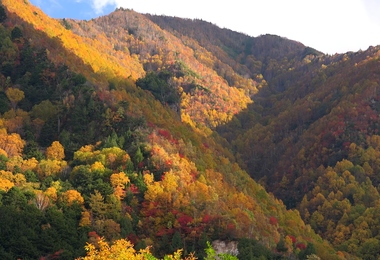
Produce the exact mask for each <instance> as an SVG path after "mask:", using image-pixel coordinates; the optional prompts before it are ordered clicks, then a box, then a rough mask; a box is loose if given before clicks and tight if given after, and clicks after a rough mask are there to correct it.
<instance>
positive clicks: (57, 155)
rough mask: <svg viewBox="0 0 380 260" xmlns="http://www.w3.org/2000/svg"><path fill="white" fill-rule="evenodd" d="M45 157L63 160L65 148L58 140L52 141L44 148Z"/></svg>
mask: <svg viewBox="0 0 380 260" xmlns="http://www.w3.org/2000/svg"><path fill="white" fill-rule="evenodd" d="M46 158H47V159H49V160H63V158H65V149H64V148H63V146H62V145H61V143H60V142H59V141H54V142H53V143H52V144H51V146H49V147H48V148H46Z"/></svg>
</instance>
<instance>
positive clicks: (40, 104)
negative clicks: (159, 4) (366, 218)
mask: <svg viewBox="0 0 380 260" xmlns="http://www.w3.org/2000/svg"><path fill="white" fill-rule="evenodd" d="M0 7H1V8H2V9H4V10H5V13H6V16H7V17H6V18H5V19H4V20H3V21H1V25H0V33H1V35H2V37H1V38H0V46H1V52H2V55H1V56H0V57H1V59H2V60H1V65H0V72H1V74H0V84H1V96H0V98H1V99H0V101H1V112H2V114H1V121H0V122H1V124H0V128H1V129H0V130H1V131H0V148H1V149H0V153H1V156H0V161H1V163H0V190H1V193H0V195H1V196H0V200H1V203H0V207H1V209H0V218H1V221H0V225H1V228H0V231H1V233H0V240H1V243H0V255H1V256H2V257H1V258H4V259H7V258H16V257H17V258H32V259H36V258H40V257H58V258H62V259H72V258H74V257H78V256H81V255H83V247H84V245H85V242H90V243H94V244H96V242H97V241H98V238H99V237H100V236H102V237H105V238H106V239H107V240H109V241H112V240H115V239H119V238H128V239H129V240H131V241H132V242H133V243H135V244H136V247H138V248H144V247H145V246H153V248H154V253H155V254H156V255H158V256H162V255H164V254H165V253H167V252H168V251H174V250H176V249H177V248H183V249H184V251H185V252H186V253H189V252H192V251H196V252H197V254H198V255H199V256H200V257H202V256H203V255H204V254H203V252H204V248H205V246H206V241H207V240H214V239H223V240H239V239H241V238H247V239H248V240H242V241H243V242H245V244H244V243H242V244H241V246H242V248H241V252H242V254H243V252H246V254H247V255H248V256H252V255H253V256H256V257H260V256H262V257H266V256H267V257H285V258H287V257H288V258H292V257H297V256H299V257H301V258H305V257H306V255H307V254H312V253H317V254H318V255H319V256H321V257H322V258H323V259H339V257H340V256H341V255H344V254H343V253H339V254H338V253H336V252H335V251H334V250H333V249H332V248H331V246H329V244H328V243H327V242H326V241H324V240H322V239H321V238H320V237H319V236H317V235H316V234H315V233H314V231H313V230H312V229H311V227H310V226H309V225H305V224H304V222H303V221H302V219H301V218H300V216H299V213H298V212H297V211H294V210H286V208H285V206H284V205H283V204H282V202H281V201H279V200H277V199H276V198H274V197H273V196H272V195H270V194H268V193H267V192H266V191H265V189H264V188H263V187H262V186H260V185H258V184H257V183H256V182H255V181H253V180H252V179H251V178H250V177H249V176H248V174H247V173H246V172H245V171H243V170H241V168H240V167H239V166H238V165H237V164H236V163H234V161H235V158H234V156H233V155H232V154H231V152H230V151H228V150H227V149H226V148H225V147H224V144H225V142H224V143H223V140H222V139H221V138H220V137H219V136H218V135H217V134H216V133H213V132H212V131H211V130H210V129H209V128H207V126H215V125H218V124H221V123H225V122H228V121H229V120H231V119H232V118H233V115H234V114H237V113H239V112H240V111H241V110H242V109H243V108H245V107H246V106H247V104H248V103H249V102H250V91H253V90H254V89H255V87H256V84H257V83H256V82H255V81H253V80H252V79H249V78H244V77H240V76H237V78H236V81H234V82H238V81H241V82H242V83H241V84H242V85H241V87H240V88H238V87H237V86H234V85H232V86H231V85H229V84H228V82H227V81H225V80H224V78H223V77H221V76H220V75H218V73H217V72H215V71H214V70H213V69H212V68H211V67H209V66H206V65H204V63H202V62H200V61H198V59H196V58H194V50H192V49H190V48H188V47H186V46H185V45H184V44H183V43H181V41H180V40H178V39H177V38H176V37H175V36H174V35H172V34H170V33H169V32H167V31H164V30H161V29H160V28H158V26H156V25H155V24H154V23H152V22H151V21H150V20H148V19H146V18H145V17H144V16H143V15H140V14H137V13H135V12H132V11H128V10H117V11H115V12H114V13H112V14H111V15H109V16H107V17H100V18H98V19H94V20H93V21H88V22H86V21H71V20H54V19H51V18H49V17H48V16H46V15H45V14H43V13H42V12H41V10H39V9H37V8H36V7H34V6H32V5H31V4H30V3H28V2H27V1H25V0H12V1H11V0H3V1H2V6H0ZM113 21H115V23H113ZM111 24H113V26H112V27H111ZM118 25H120V27H119V26H118ZM123 26H124V27H123ZM125 27H127V28H125ZM125 47H126V48H125ZM201 54H202V55H203V54H207V55H209V57H211V58H212V59H211V58H210V62H213V61H214V60H217V59H215V58H214V57H213V56H212V55H211V54H210V53H209V52H207V51H206V50H202V53H201ZM155 66H156V67H155ZM198 67H199V68H198ZM202 67H203V68H202ZM153 68H154V69H153ZM236 75H238V74H236ZM243 83H244V84H247V85H244V84H243ZM136 84H137V85H138V86H137V85H136ZM236 84H237V83H236ZM239 84H240V83H239ZM257 86H258V84H257ZM164 87H165V89H164ZM179 87H182V88H183V92H179V93H178V94H181V96H180V97H181V104H180V106H181V108H182V109H183V110H184V111H185V112H184V113H183V114H181V117H182V121H184V122H185V123H183V122H182V121H181V120H180V118H179V117H178V113H177V112H178V111H173V110H175V106H174V107H173V106H171V105H172V104H173V103H172V102H170V105H169V101H168V100H166V99H164V98H163V96H165V95H166V94H168V93H169V94H170V93H172V92H173V90H180V89H179ZM162 89H164V90H165V91H167V92H160V90H162ZM156 91H158V93H157V92H156ZM185 101H188V102H189V104H190V105H186V104H185V103H183V102H185ZM211 101H212V102H211ZM209 102H211V103H209ZM174 105H175V102H174ZM195 105H196V107H194V106H195ZM177 107H178V106H177ZM192 113H194V114H192ZM186 116H187V117H186ZM194 122H196V123H197V124H195V123H194ZM19 227H22V228H19ZM3 231H4V233H3ZM252 246H254V248H255V249H256V250H255V252H253V251H252V248H253V247H252ZM268 249H269V250H268ZM242 258H244V256H242Z"/></svg>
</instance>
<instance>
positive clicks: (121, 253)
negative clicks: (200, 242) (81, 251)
mask: <svg viewBox="0 0 380 260" xmlns="http://www.w3.org/2000/svg"><path fill="white" fill-rule="evenodd" d="M97 245H98V247H96V246H95V245H93V244H87V245H86V246H85V249H86V251H87V253H86V256H85V257H81V258H78V259H77V260H108V259H115V260H125V259H129V260H146V259H151V260H158V259H157V258H155V257H154V256H153V255H152V254H151V253H150V251H149V247H148V248H145V249H141V250H140V251H138V252H137V251H136V250H135V249H134V248H133V244H132V243H131V242H130V241H128V240H126V239H119V240H116V241H115V242H114V243H113V244H112V245H109V244H108V243H107V242H106V241H104V238H100V239H99V240H98V241H97ZM181 255H182V250H177V251H176V252H174V254H172V255H166V256H165V257H164V259H168V260H180V259H184V260H195V259H197V258H196V257H194V256H193V254H190V255H189V256H188V257H185V258H181Z"/></svg>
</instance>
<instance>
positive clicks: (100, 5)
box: [77, 0, 120, 14]
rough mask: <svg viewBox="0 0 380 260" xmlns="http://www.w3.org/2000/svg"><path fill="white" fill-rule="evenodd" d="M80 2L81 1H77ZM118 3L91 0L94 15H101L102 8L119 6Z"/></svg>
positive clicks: (115, 1)
mask: <svg viewBox="0 0 380 260" xmlns="http://www.w3.org/2000/svg"><path fill="white" fill-rule="evenodd" d="M77 1H81V0H77ZM118 2H120V1H117V0H92V8H94V10H95V13H96V14H101V13H103V10H104V8H105V7H106V6H107V5H113V6H115V7H116V6H119V3H118Z"/></svg>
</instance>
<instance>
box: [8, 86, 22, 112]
mask: <svg viewBox="0 0 380 260" xmlns="http://www.w3.org/2000/svg"><path fill="white" fill-rule="evenodd" d="M5 94H6V95H7V98H8V99H9V101H10V102H11V105H12V108H13V110H16V107H17V103H18V102H20V101H21V100H23V99H24V97H25V95H24V91H22V90H19V89H18V88H8V89H7V90H6V91H5Z"/></svg>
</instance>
